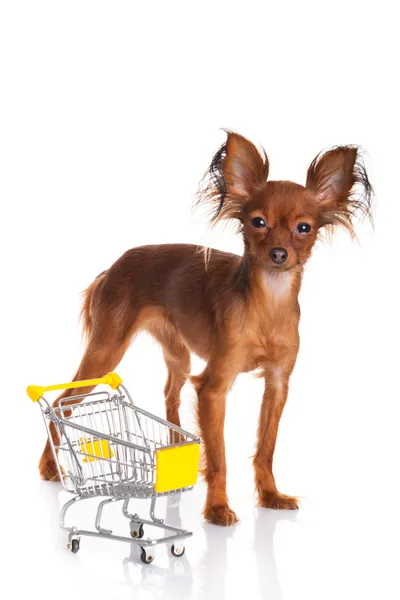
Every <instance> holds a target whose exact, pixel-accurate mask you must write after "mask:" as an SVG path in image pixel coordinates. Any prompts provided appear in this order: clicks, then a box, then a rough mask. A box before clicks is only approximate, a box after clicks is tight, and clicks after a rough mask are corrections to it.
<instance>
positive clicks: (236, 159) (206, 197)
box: [199, 132, 269, 222]
mask: <svg viewBox="0 0 400 600" xmlns="http://www.w3.org/2000/svg"><path fill="white" fill-rule="evenodd" d="M268 171H269V162H268V158H267V155H266V154H265V152H264V151H263V156H262V155H261V154H260V152H259V151H258V150H257V148H256V147H255V146H254V144H252V143H251V142H250V141H249V140H248V139H246V138H245V137H243V136H241V135H238V134H237V133H231V132H228V137H227V140H226V142H225V143H224V144H223V145H222V146H221V148H220V149H219V150H218V152H217V153H216V154H215V156H214V158H213V159H212V161H211V165H210V167H209V169H208V170H207V172H206V175H205V178H204V180H203V186H202V187H201V188H200V191H199V202H204V201H205V202H208V203H209V204H210V206H211V221H213V222H215V221H219V220H221V219H235V218H236V219H239V220H241V217H242V212H243V207H244V205H245V204H246V203H247V202H248V201H249V200H250V198H251V196H252V194H253V192H254V191H255V190H256V189H257V188H259V187H261V186H262V185H263V184H264V183H265V182H266V180H267V177H268Z"/></svg>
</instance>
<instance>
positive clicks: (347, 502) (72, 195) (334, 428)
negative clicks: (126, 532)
mask: <svg viewBox="0 0 400 600" xmlns="http://www.w3.org/2000/svg"><path fill="white" fill-rule="evenodd" d="M394 7H395V3H394V2H386V1H381V2H365V1H364V2H358V1H357V2H355V1H346V2H341V1H338V2H335V3H321V2H311V1H309V0H305V1H304V2H296V3H293V4H292V3H288V2H251V1H246V2H244V1H243V2H240V3H236V2H218V1H214V2H206V1H204V0H203V2H174V1H171V0H170V1H169V2H154V1H153V2H123V1H119V2H103V1H99V0H96V2H87V1H82V0H80V1H79V2H74V1H70V2H57V1H54V0H51V1H49V2H42V1H36V2H26V3H24V2H19V1H18V0H13V1H11V0H10V1H8V2H7V1H4V2H2V3H1V8H0V52H1V66H0V69H1V70H0V84H1V96H0V103H1V109H0V126H1V131H0V148H1V156H0V188H1V189H0V193H1V195H0V202H1V237H0V243H1V254H0V256H1V313H0V314H1V348H2V356H3V358H2V402H1V405H2V408H1V410H2V415H1V439H2V443H1V449H2V467H3V468H2V469H1V480H0V485H1V505H2V511H1V514H0V521H1V530H2V540H3V541H2V550H3V558H2V565H3V567H4V571H5V573H4V572H3V575H2V577H1V580H0V585H1V586H4V588H5V591H4V593H2V596H3V597H27V596H28V595H29V596H30V597H32V596H33V597H36V596H38V595H39V594H40V597H41V598H42V600H45V599H47V598H55V597H60V598H71V597H76V598H88V597H89V595H90V597H96V598H98V599H102V598H113V599H119V598H132V597H134V598H138V599H139V600H144V599H156V598H157V599H158V598H169V597H171V598H172V597H173V598H175V599H178V598H184V599H190V598H199V599H200V598H201V599H203V598H207V600H212V599H214V598H215V599H218V600H223V599H224V598H231V597H232V596H233V595H234V594H235V593H236V594H240V595H241V596H242V595H246V597H248V598H252V599H259V598H265V599H267V598H268V599H272V600H274V599H285V600H292V599H293V600H299V599H303V598H306V599H307V600H310V599H311V600H313V599H318V600H319V599H320V598H324V599H330V598H339V597H340V598H345V599H354V598H367V597H368V598H369V597H371V598H378V597H380V598H385V599H386V600H390V599H392V598H393V599H394V598H399V595H400V584H399V582H398V577H397V575H396V573H397V571H398V560H399V551H398V539H399V534H400V527H399V517H398V514H399V513H398V501H399V485H398V477H399V470H398V456H399V435H398V429H399V416H400V410H399V403H398V402H399V401H398V399H399V394H398V373H399V365H398V361H399V352H398V339H399V333H400V332H399V316H398V310H399V299H400V298H399V292H398V285H397V278H398V263H399V251H398V239H399V236H398V228H399V222H400V208H399V206H400V202H399V192H398V187H399V185H398V169H399V152H398V139H399V133H400V131H399V119H398V109H399V100H400V98H399V92H398V88H397V85H398V81H397V79H398V62H397V59H396V58H395V55H396V54H398V51H399V43H398V41H397V40H398V31H397V21H396V18H395V14H394V11H395V8H394ZM222 127H227V128H230V129H233V130H235V131H238V132H240V133H242V134H244V135H246V136H248V137H249V138H250V139H252V140H254V141H255V142H256V143H261V144H263V145H264V147H265V148H266V150H267V152H268V154H269V158H270V162H271V178H273V179H280V178H282V179H291V180H294V181H296V182H299V183H304V181H305V173H306V168H307V165H308V164H309V162H310V161H311V160H312V158H313V157H314V156H315V155H316V154H317V153H318V152H319V151H320V150H321V149H323V148H327V147H329V146H331V145H335V144H346V143H355V144H361V145H362V146H363V147H364V148H365V149H366V151H367V154H366V160H367V165H368V167H369V173H370V176H371V179H372V181H373V184H374V187H375V189H376V193H377V202H376V227H375V232H372V230H371V228H370V227H368V226H363V227H360V228H359V230H358V231H359V243H357V242H351V241H350V240H349V239H348V237H346V236H345V235H342V234H339V235H338V236H337V237H336V239H335V241H334V243H333V244H332V246H330V245H329V244H322V243H320V244H318V246H317V247H316V249H315V252H314V256H313V258H312V259H311V261H310V262H309V264H308V265H307V269H306V275H305V277H304V284H303V289H302V292H301V307H302V320H301V351H300V355H299V359H298V362H297V365H296V369H295V372H294V374H293V377H292V381H291V390H290V395H289V401H288V404H287V407H286V410H285V412H284V416H283V419H282V422H281V428H280V433H279V440H278V446H277V452H276V460H275V472H276V478H277V482H278V485H279V487H280V489H281V491H283V492H287V493H290V494H298V495H300V496H301V497H302V507H301V509H300V510H299V511H298V512H297V513H276V512H274V511H268V510H264V509H257V508H255V501H254V494H253V480H252V471H251V458H250V456H251V454H252V452H253V451H254V443H255V430H256V423H257V414H258V410H259V406H260V398H261V395H262V383H261V381H260V380H256V379H254V377H253V376H252V375H243V376H240V377H239V378H238V380H237V383H236V385H235V386H234V388H233V390H232V392H231V394H230V396H229V401H228V415H227V422H226V438H227V453H228V468H229V493H230V498H231V503H232V507H233V508H234V509H235V510H236V511H237V513H238V515H239V517H240V518H241V521H240V523H239V524H238V525H237V526H235V527H233V528H230V529H227V530H225V529H221V528H217V527H213V526H211V525H206V524H204V522H203V519H202V516H201V508H202V504H203V501H204V498H205V487H204V485H203V483H200V484H199V485H198V486H197V487H196V489H195V490H194V491H193V492H192V493H190V494H186V496H184V497H183V498H182V502H181V517H182V522H183V525H184V526H187V527H189V528H191V529H192V530H193V531H194V537H193V539H192V540H191V541H190V542H188V544H187V552H186V555H185V557H184V559H182V560H176V559H174V561H173V560H170V559H168V557H167V554H166V551H165V549H164V548H160V549H159V550H158V553H157V555H156V559H155V561H154V563H153V565H151V566H150V567H145V566H143V565H142V564H141V563H139V562H137V560H136V559H135V558H134V559H133V560H132V561H131V562H129V561H127V560H125V562H124V559H127V557H129V556H130V548H129V546H128V545H126V544H117V543H112V542H101V541H95V540H86V539H83V540H82V547H81V551H80V553H79V554H78V555H76V556H74V555H71V554H69V553H68V552H67V550H66V549H65V536H64V534H63V533H62V532H61V531H60V530H59V529H58V526H57V518H58V513H59V509H60V505H61V502H62V501H63V500H65V494H63V493H61V492H60V490H59V487H58V485H54V484H46V483H42V482H40V480H39V476H38V473H37V470H36V464H37V461H38V458H39V456H40V453H41V451H42V447H43V443H44V430H43V426H42V422H41V417H40V414H39V410H38V407H36V406H33V405H32V404H31V403H30V402H29V400H28V398H27V397H26V395H25V392H24V389H25V386H26V385H27V384H30V383H38V384H47V383H54V382H58V381H63V380H69V379H70V378H71V377H72V375H73V374H74V371H75V369H76V367H77V365H78V362H79V360H80V356H81V353H82V345H81V342H80V331H79V328H78V324H77V319H78V313H79V308H80V295H79V294H80V292H81V291H82V290H83V289H84V288H85V287H86V286H87V285H88V284H89V283H90V282H91V281H92V280H93V278H94V277H95V276H96V275H97V274H98V273H99V272H101V271H102V270H104V269H106V268H107V267H109V266H110V265H111V264H112V263H113V262H114V261H115V260H116V259H117V258H118V257H119V255H120V254H121V253H122V252H124V251H125V250H126V249H128V248H130V247H132V246H135V245H140V244H148V243H159V242H172V243H173V242H192V243H207V244H210V245H214V246H217V247H219V248H222V249H226V250H233V251H238V252H240V250H241V245H240V241H239V240H237V239H236V238H235V237H234V236H233V235H232V233H230V232H229V231H226V232H221V231H216V232H209V231H207V226H206V223H205V222H204V221H203V220H202V219H200V217H199V215H198V214H195V213H193V212H192V209H191V206H192V200H193V196H194V194H195V192H196V189H197V184H198V181H199V180H200V178H201V176H202V174H203V172H204V170H205V169H206V167H207V165H208V163H209V160H210V158H211V157H212V155H213V153H214V151H215V150H216V149H217V147H218V146H219V145H220V143H221V142H222V141H223V139H224V135H223V133H222V132H221V130H220V128H222ZM201 367H202V364H201V362H200V361H199V360H198V359H194V360H193V372H199V370H200V369H201ZM118 372H119V373H120V374H121V376H122V377H123V378H124V380H125V382H126V384H127V386H128V388H129V389H130V390H131V393H132V394H133V395H134V398H135V399H136V401H137V403H138V404H139V405H142V406H144V407H145V408H148V409H149V410H152V411H153V412H156V413H157V414H160V415H163V414H164V412H163V411H164V406H163V394H162V389H163V385H164V380H165V377H166V372H165V367H164V364H163V361H162V356H161V352H160V349H159V348H158V347H157V345H156V344H155V343H154V342H152V340H151V339H150V338H148V337H146V336H140V337H139V338H138V339H136V341H135V343H134V345H133V347H132V348H131V349H130V350H129V351H128V353H127V355H126V356H125V358H124V360H123V362H122V363H121V365H120V367H119V369H118ZM182 419H183V424H184V426H185V427H187V428H189V429H195V421H194V412H193V391H192V389H191V388H190V386H189V385H187V386H185V388H184V391H183V394H182ZM140 508H141V509H142V510H143V507H139V509H140ZM160 508H161V512H163V511H164V510H165V509H164V507H163V506H161V507H160ZM83 512H84V510H83ZM89 512H90V511H89V509H88V516H90V515H89ZM176 512H177V510H176V509H169V517H170V519H172V521H176V520H177V515H176ZM76 515H77V516H76V518H77V519H79V516H78V513H76ZM81 518H84V515H81ZM113 518H114V524H115V525H117V523H118V515H117V513H115V514H114V513H113V512H112V511H111V510H110V513H109V519H110V522H111V521H112V519H113ZM5 594H7V595H6V596H5Z"/></svg>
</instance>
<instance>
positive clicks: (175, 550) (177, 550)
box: [171, 544, 185, 556]
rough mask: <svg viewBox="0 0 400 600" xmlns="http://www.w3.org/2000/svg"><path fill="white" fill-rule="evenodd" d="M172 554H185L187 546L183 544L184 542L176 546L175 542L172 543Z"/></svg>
mask: <svg viewBox="0 0 400 600" xmlns="http://www.w3.org/2000/svg"><path fill="white" fill-rule="evenodd" d="M171 554H173V555H174V556H183V555H184V554H185V546H183V544H182V545H179V546H175V544H172V546H171Z"/></svg>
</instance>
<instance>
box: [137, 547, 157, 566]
mask: <svg viewBox="0 0 400 600" xmlns="http://www.w3.org/2000/svg"><path fill="white" fill-rule="evenodd" d="M140 560H141V561H142V563H144V564H145V565H149V564H150V563H151V562H153V560H154V554H147V552H146V548H142V551H141V553H140Z"/></svg>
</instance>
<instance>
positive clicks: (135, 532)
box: [131, 523, 144, 540]
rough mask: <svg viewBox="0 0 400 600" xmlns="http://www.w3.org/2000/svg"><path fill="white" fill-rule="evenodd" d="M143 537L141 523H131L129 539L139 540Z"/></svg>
mask: <svg viewBox="0 0 400 600" xmlns="http://www.w3.org/2000/svg"><path fill="white" fill-rule="evenodd" d="M143 536H144V529H143V523H140V524H139V527H138V523H131V537H133V538H136V539H138V540H140V539H141V538H142V537H143Z"/></svg>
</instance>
